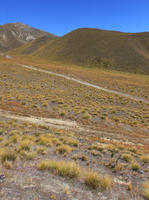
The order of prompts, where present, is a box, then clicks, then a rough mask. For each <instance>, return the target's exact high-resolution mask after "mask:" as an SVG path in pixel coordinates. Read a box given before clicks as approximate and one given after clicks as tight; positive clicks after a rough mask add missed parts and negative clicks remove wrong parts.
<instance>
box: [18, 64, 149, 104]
mask: <svg viewBox="0 0 149 200" xmlns="http://www.w3.org/2000/svg"><path fill="white" fill-rule="evenodd" d="M19 65H20V66H22V67H24V68H26V69H30V70H35V71H39V72H43V73H47V74H51V75H54V76H58V77H62V78H64V79H67V80H70V81H74V82H77V83H80V84H82V85H85V86H89V87H92V88H96V89H98V90H102V91H104V92H108V93H112V94H116V95H119V96H123V97H126V98H128V99H132V100H135V101H142V102H143V103H147V104H148V103H149V101H146V100H145V99H143V98H140V97H137V96H133V95H130V94H126V93H122V92H118V91H115V90H110V89H107V88H104V87H101V86H98V85H94V84H92V83H88V82H86V81H83V80H79V79H75V78H73V77H70V76H67V75H64V74H59V73H55V72H51V71H48V70H44V69H41V68H37V67H33V66H28V65H22V64H19Z"/></svg>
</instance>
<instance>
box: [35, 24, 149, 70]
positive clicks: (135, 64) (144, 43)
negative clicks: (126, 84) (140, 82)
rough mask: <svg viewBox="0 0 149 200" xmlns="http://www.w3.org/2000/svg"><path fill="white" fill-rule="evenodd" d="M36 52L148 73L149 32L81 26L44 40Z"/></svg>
mask: <svg viewBox="0 0 149 200" xmlns="http://www.w3.org/2000/svg"><path fill="white" fill-rule="evenodd" d="M34 55H35V56H38V57H40V58H44V59H48V60H54V61H60V62H64V63H72V64H79V65H86V66H90V67H94V66H97V67H104V68H109V69H117V70H123V71H130V72H143V73H149V33H133V34H131V33H121V32H114V31H104V30H99V29H87V28H86V29H78V30H75V31H73V32H71V33H69V34H67V35H65V36H63V37H60V38H56V39H54V40H53V41H51V42H49V43H48V44H45V45H44V46H43V47H42V48H40V49H39V50H38V51H37V52H35V53H34Z"/></svg>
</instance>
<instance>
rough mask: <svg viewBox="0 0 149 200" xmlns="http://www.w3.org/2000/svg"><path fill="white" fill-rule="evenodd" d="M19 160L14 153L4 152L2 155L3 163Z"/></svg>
mask: <svg viewBox="0 0 149 200" xmlns="http://www.w3.org/2000/svg"><path fill="white" fill-rule="evenodd" d="M16 158H17V156H16V154H15V153H14V152H8V151H6V152H3V153H2V154H1V162H2V163H4V162H5V161H15V160H16Z"/></svg>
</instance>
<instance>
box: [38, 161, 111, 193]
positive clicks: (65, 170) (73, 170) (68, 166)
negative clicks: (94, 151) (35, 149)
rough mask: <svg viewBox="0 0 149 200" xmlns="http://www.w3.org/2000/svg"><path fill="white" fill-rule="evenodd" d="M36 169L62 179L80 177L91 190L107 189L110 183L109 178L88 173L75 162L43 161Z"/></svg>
mask: <svg viewBox="0 0 149 200" xmlns="http://www.w3.org/2000/svg"><path fill="white" fill-rule="evenodd" d="M37 168H38V169H39V170H50V171H52V172H53V173H56V174H58V175H59V176H63V177H68V178H78V177H82V178H83V179H84V183H85V184H86V185H87V186H88V187H89V188H92V189H97V188H98V187H101V188H102V189H108V188H109V187H110V186H111V183H112V179H111V177H110V176H107V175H101V174H99V173H97V172H95V171H93V170H89V171H88V170H86V169H83V168H81V167H80V166H79V165H77V164H76V163H75V162H65V161H55V160H43V161H41V162H40V163H39V164H38V165H37Z"/></svg>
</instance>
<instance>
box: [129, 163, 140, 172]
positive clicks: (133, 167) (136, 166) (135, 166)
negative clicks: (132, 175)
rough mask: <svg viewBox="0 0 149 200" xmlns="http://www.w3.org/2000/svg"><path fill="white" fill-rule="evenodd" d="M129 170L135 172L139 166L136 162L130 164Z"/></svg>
mask: <svg viewBox="0 0 149 200" xmlns="http://www.w3.org/2000/svg"><path fill="white" fill-rule="evenodd" d="M131 169H132V170H134V171H137V170H139V169H140V165H139V164H138V163H137V162H132V164H131Z"/></svg>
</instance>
